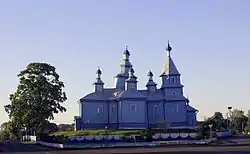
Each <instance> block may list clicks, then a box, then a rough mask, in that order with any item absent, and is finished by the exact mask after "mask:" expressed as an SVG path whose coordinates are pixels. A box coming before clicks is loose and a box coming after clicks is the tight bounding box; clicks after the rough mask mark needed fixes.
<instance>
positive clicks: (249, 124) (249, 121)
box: [245, 110, 250, 133]
mask: <svg viewBox="0 0 250 154" xmlns="http://www.w3.org/2000/svg"><path fill="white" fill-rule="evenodd" d="M247 118H248V119H247V125H246V127H245V131H246V132H248V133H250V110H248V113H247Z"/></svg>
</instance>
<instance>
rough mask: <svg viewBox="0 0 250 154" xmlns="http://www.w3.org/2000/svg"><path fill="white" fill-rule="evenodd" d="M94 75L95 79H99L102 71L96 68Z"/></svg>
mask: <svg viewBox="0 0 250 154" xmlns="http://www.w3.org/2000/svg"><path fill="white" fill-rule="evenodd" d="M96 75H97V79H101V75H102V71H101V69H100V67H99V66H98V68H97V71H96Z"/></svg>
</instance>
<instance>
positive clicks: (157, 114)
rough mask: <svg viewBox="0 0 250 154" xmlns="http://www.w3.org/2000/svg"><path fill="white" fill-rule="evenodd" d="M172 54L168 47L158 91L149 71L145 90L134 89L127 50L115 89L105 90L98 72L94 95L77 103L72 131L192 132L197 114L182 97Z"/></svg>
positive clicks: (134, 77)
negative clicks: (171, 129) (146, 129)
mask: <svg viewBox="0 0 250 154" xmlns="http://www.w3.org/2000/svg"><path fill="white" fill-rule="evenodd" d="M171 50H172V47H171V46H170V44H169V43H168V47H167V52H168V54H167V57H166V62H165V64H164V67H163V71H162V73H161V74H160V77H161V79H162V84H161V86H160V88H157V84H156V83H155V82H154V80H153V73H152V72H151V71H149V72H148V74H147V75H148V82H147V83H145V86H146V89H143V90H139V89H138V88H137V82H138V81H137V77H136V75H135V71H134V69H133V66H132V64H131V62H130V60H129V57H130V53H129V51H128V49H127V48H126V50H125V51H124V52H123V54H122V56H123V58H122V62H121V64H120V72H119V73H118V74H117V75H116V77H115V78H116V82H115V83H116V85H115V87H114V88H104V82H103V81H102V79H101V75H102V72H101V70H100V68H98V70H97V72H96V74H97V77H96V81H95V83H94V86H95V90H94V92H92V93H90V94H88V95H86V96H84V97H83V98H81V99H80V100H79V101H78V103H79V105H80V116H75V129H76V130H82V129H104V128H106V129H107V128H111V129H145V128H161V127H163V125H167V127H168V128H169V127H170V128H194V127H195V126H196V122H197V120H196V114H197V112H198V110H196V109H195V108H193V107H191V106H190V104H189V100H188V99H187V98H186V97H184V96H183V85H182V84H181V82H180V76H181V75H180V73H179V71H178V70H177V68H176V66H175V64H174V62H173V60H172V58H171ZM164 127H165V126H164Z"/></svg>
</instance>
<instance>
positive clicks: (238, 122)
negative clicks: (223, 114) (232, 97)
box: [231, 109, 248, 133]
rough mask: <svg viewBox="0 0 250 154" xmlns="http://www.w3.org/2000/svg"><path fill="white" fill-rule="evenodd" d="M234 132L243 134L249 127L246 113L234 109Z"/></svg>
mask: <svg viewBox="0 0 250 154" xmlns="http://www.w3.org/2000/svg"><path fill="white" fill-rule="evenodd" d="M231 119H232V125H233V131H235V132H236V133H241V132H243V131H244V128H245V127H246V126H247V120H248V118H247V116H245V115H244V111H242V110H239V109H234V110H233V111H232V115H231Z"/></svg>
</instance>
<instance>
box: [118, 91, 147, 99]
mask: <svg viewBox="0 0 250 154" xmlns="http://www.w3.org/2000/svg"><path fill="white" fill-rule="evenodd" d="M119 97H120V98H147V96H145V95H143V94H142V93H140V92H139V91H138V90H133V89H130V90H126V91H123V92H122V93H121V94H120V96H119Z"/></svg>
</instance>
